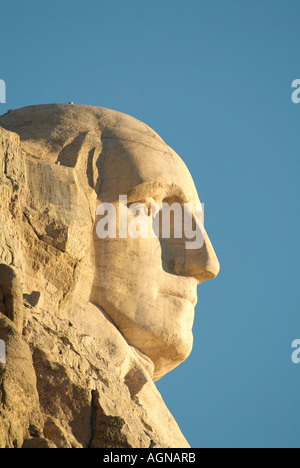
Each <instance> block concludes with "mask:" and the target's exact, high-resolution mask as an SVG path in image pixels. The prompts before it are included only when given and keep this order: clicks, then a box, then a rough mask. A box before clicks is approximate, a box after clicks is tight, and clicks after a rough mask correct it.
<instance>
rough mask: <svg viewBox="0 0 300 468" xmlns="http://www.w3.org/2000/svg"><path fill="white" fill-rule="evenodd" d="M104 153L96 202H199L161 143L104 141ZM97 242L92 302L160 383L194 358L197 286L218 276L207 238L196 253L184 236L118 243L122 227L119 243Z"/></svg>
mask: <svg viewBox="0 0 300 468" xmlns="http://www.w3.org/2000/svg"><path fill="white" fill-rule="evenodd" d="M154 143H155V144H154ZM104 154H105V157H104V158H103V160H102V163H101V168H100V172H101V186H100V190H99V193H98V200H99V202H110V203H114V204H115V206H116V209H117V205H118V200H119V195H127V196H128V206H130V204H131V203H139V202H142V203H144V204H147V203H150V201H155V202H157V203H161V202H166V203H169V204H171V203H173V202H178V203H180V204H181V205H183V204H184V203H188V202H190V203H195V204H196V203H200V202H199V198H198V195H197V191H196V188H195V185H194V183H193V180H192V177H191V175H190V173H189V171H188V169H187V168H186V166H185V164H184V163H183V161H182V160H181V159H180V157H179V156H178V155H177V154H176V153H175V152H174V151H172V150H171V149H170V148H169V147H168V146H167V145H165V143H163V142H162V141H158V140H157V139H156V140H153V147H151V146H148V144H147V145H144V144H143V140H142V139H141V140H140V141H139V142H138V143H137V142H131V141H125V140H115V141H111V140H107V141H106V142H105V141H104ZM128 216H129V220H130V215H128ZM117 221H118V220H117ZM117 226H118V222H117ZM94 243H95V265H96V269H95V282H94V287H93V292H92V298H91V300H92V302H94V303H96V304H97V305H99V306H100V307H101V308H102V309H104V311H105V312H106V313H107V314H108V315H109V317H110V318H111V319H112V321H113V322H114V323H115V325H116V326H117V328H118V329H119V330H120V332H121V333H122V334H123V336H124V337H125V339H126V340H127V342H128V343H129V344H131V345H132V346H134V347H135V348H137V349H138V350H139V351H142V352H143V353H144V354H145V355H146V356H147V357H149V358H150V359H151V360H152V361H153V363H154V366H155V374H154V378H155V379H158V378H160V377H161V376H163V375H164V374H165V373H166V372H168V371H170V370H171V369H173V368H174V367H176V366H177V365H178V364H180V363H181V362H182V361H184V360H185V359H186V358H187V357H188V355H189V354H190V352H191V349H192V343H193V336H192V326H193V320H194V308H195V305H196V302H197V285H198V284H199V283H201V282H203V281H205V280H207V279H211V278H214V277H215V276H216V275H217V274H218V272H219V263H218V260H217V257H216V255H215V253H214V250H213V248H212V245H211V243H210V241H209V239H208V236H207V235H206V234H205V238H204V245H203V247H202V248H201V249H197V250H187V249H186V239H185V238H182V239H172V238H170V239H162V238H152V239H151V238H150V239H149V238H148V239H141V238H139V239H131V238H127V239H120V238H119V236H118V229H117V236H116V239H100V238H99V237H98V236H97V234H96V233H95V236H94Z"/></svg>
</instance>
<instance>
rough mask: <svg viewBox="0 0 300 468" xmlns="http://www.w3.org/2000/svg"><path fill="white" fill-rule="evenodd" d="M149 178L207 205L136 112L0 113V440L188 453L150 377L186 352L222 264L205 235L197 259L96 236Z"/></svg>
mask: <svg viewBox="0 0 300 468" xmlns="http://www.w3.org/2000/svg"><path fill="white" fill-rule="evenodd" d="M141 148H142V149H143V151H142V157H140V153H141ZM157 164H158V165H157ZM149 182H154V188H155V189H157V190H158V192H159V193H160V197H161V199H164V198H168V197H169V198H172V197H173V198H174V197H175V198H176V197H177V196H180V195H181V194H182V193H183V194H184V196H185V197H186V198H187V199H190V200H194V201H195V202H197V201H199V200H198V196H197V192H196V189H195V187H194V184H193V181H192V178H191V176H190V174H189V173H188V170H187V169H186V167H185V165H184V163H183V162H182V161H181V160H180V158H179V157H178V156H177V155H176V154H175V153H174V152H173V151H172V150H171V149H170V148H169V147H168V146H167V145H166V144H165V143H164V142H163V141H162V140H161V138H160V137H159V136H158V135H157V134H156V133H155V132H153V130H151V129H150V128H149V127H147V126H146V125H145V124H143V123H141V122H139V121H137V120H135V119H133V118H131V117H129V116H126V115H124V114H120V113H118V112H114V111H109V110H106V109H101V108H94V107H88V106H73V105H48V106H32V107H29V108H25V109H19V110H17V111H14V112H10V113H9V114H7V115H4V116H1V117H0V339H2V340H3V341H4V342H5V343H6V348H7V349H6V351H7V362H6V364H0V447H24V448H54V447H57V448H72V447H74V448H81V447H90V448H96V447H103V448H129V447H136V448H149V447H157V448H163V447H166V448H168V447H176V448H181V447H182V448H184V447H188V443H187V441H186V440H185V438H184V436H183V435H182V433H181V431H180V429H179V428H178V425H177V424H176V422H175V420H174V419H173V417H172V415H171V414H170V412H169V411H168V409H167V408H166V406H165V404H164V402H163V400H162V398H161V396H160V394H159V392H158V391H157V389H156V387H155V384H154V382H153V381H155V380H157V379H158V378H160V377H161V376H163V375H164V374H166V373H167V372H169V371H170V370H172V369H173V368H174V367H176V366H177V365H178V364H180V363H181V362H182V361H183V360H184V359H186V357H187V356H188V354H189V353H190V351H191V347H192V333H191V328H192V323H193V314H194V306H195V303H196V288H197V284H199V283H201V282H202V281H205V280H207V279H211V278H213V277H215V276H216V274H217V273H218V271H219V264H218V261H217V258H216V256H215V253H214V251H213V248H212V246H211V244H210V242H209V239H208V236H207V235H206V234H205V243H204V247H203V248H202V249H200V251H199V252H191V254H190V255H187V252H186V251H185V250H184V249H183V248H182V246H179V243H178V241H177V243H176V244H173V245H171V246H166V245H164V243H163V242H161V240H159V239H155V240H153V242H152V243H146V242H141V241H138V242H137V241H134V242H131V241H130V240H128V241H127V240H126V243H122V242H118V243H116V242H114V241H112V242H107V241H101V242H99V239H98V238H96V236H95V224H96V206H97V204H98V203H99V201H111V202H112V201H114V200H115V197H116V196H117V195H119V194H124V193H127V192H128V191H129V192H130V191H131V193H133V195H132V196H133V197H135V199H133V201H139V198H138V196H137V195H136V194H135V192H134V190H135V188H136V187H137V186H138V185H139V186H140V185H141V184H142V187H145V186H148V185H149ZM143 184H144V185H143ZM178 185H181V186H180V187H179V188H178ZM166 186H168V190H167V192H166V191H165V190H166V189H165V187H166ZM151 187H153V184H152V185H151ZM132 190H133V192H132ZM143 190H144V193H143V195H144V196H145V197H146V198H147V197H149V196H154V195H153V193H154V192H152V189H151V190H150V193H149V192H147V190H146V189H143ZM139 196H140V195H139ZM174 246H175V247H176V249H175V247H174ZM174 249H175V250H174ZM162 286H163V287H164V290H163V291H161V290H160V288H161V287H162Z"/></svg>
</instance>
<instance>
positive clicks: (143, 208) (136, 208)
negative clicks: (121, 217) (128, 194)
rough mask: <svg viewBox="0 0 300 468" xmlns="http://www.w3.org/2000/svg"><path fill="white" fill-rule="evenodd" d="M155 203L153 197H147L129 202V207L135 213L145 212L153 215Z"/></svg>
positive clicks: (146, 214)
mask: <svg viewBox="0 0 300 468" xmlns="http://www.w3.org/2000/svg"><path fill="white" fill-rule="evenodd" d="M153 203H154V200H153V198H145V199H143V200H140V201H138V202H135V203H130V204H128V209H129V211H130V213H131V214H133V215H139V214H144V215H145V216H151V214H152V204H153Z"/></svg>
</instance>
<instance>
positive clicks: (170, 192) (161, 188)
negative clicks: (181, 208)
mask: <svg viewBox="0 0 300 468" xmlns="http://www.w3.org/2000/svg"><path fill="white" fill-rule="evenodd" d="M125 195H127V197H128V199H129V200H136V199H138V198H143V197H149V196H150V197H152V198H156V197H161V198H173V197H174V198H177V199H178V201H179V202H182V203H187V202H188V200H187V197H186V195H185V194H184V192H183V190H182V189H181V188H180V187H178V186H177V185H175V184H163V183H161V182H145V183H144V184H140V185H137V186H136V187H134V188H133V189H132V190H130V191H129V192H128V193H127V194H125Z"/></svg>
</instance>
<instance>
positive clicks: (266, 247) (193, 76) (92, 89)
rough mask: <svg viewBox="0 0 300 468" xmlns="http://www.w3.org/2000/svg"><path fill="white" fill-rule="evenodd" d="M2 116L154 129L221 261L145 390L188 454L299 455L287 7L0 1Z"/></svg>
mask: <svg viewBox="0 0 300 468" xmlns="http://www.w3.org/2000/svg"><path fill="white" fill-rule="evenodd" d="M0 10H1V20H0V21H1V27H0V52H1V55H0V56H1V61H0V79H4V80H5V82H6V84H7V104H0V113H1V114H2V113H4V112H6V111H7V109H9V108H13V109H15V108H18V107H23V106H26V105H31V104H43V103H50V102H51V103H52V102H68V101H74V103H76V104H90V105H96V106H101V107H108V108H112V109H116V110H119V111H122V112H125V113H127V114H130V115H132V116H134V117H136V118H138V119H140V120H142V121H144V122H145V123H147V124H148V125H150V126H151V127H152V128H153V129H154V130H156V131H157V132H158V133H159V134H160V135H161V136H162V138H164V140H165V141H166V142H167V143H168V144H169V145H170V146H172V147H173V148H174V149H175V151H176V152H177V153H178V154H179V155H180V156H181V157H182V158H183V160H184V161H185V162H186V164H187V166H188V167H189V169H190V171H191V173H192V175H193V177H194V180H195V183H196V186H197V188H198V191H199V194H200V197H201V201H202V202H204V203H205V216H206V229H207V231H208V233H209V235H210V237H211V240H212V242H213V244H214V247H215V250H216V252H217V254H218V257H219V260H220V263H221V273H220V275H219V277H218V278H217V279H216V280H214V281H210V282H207V283H205V284H203V285H201V286H200V288H199V303H198V306H197V309H196V320H195V327H194V338H195V342H194V350H193V353H192V355H191V357H190V358H189V359H188V360H187V361H186V362H185V363H184V364H183V365H181V366H180V367H179V368H177V369H176V370H175V371H173V372H172V373H171V374H169V375H168V376H166V377H164V378H163V379H162V380H161V381H160V382H159V383H158V388H159V390H160V392H161V393H162V395H163V397H164V399H165V401H166V403H167V405H168V407H169V408H170V410H171V412H172V413H173V415H174V417H175V418H176V420H177V421H178V423H179V425H180V427H181V429H182V431H183V433H184V434H185V436H186V437H187V439H188V440H189V442H190V444H191V445H192V446H193V447H300V431H299V417H300V395H299V387H300V364H299V365H298V366H297V365H294V364H292V361H291V354H292V349H291V343H292V341H293V340H294V339H297V338H298V339H300V313H299V302H300V301H299V262H300V249H299V227H300V223H299V200H300V197H299V195H300V193H299V169H300V163H299V160H300V154H299V143H300V131H299V130H300V104H298V105H295V104H293V103H292V101H291V94H292V89H291V83H292V81H293V80H294V79H297V78H300V56H299V41H300V28H299V15H300V2H299V1H298V0H226V1H224V0H185V1H183V0H180V1H179V0H160V1H158V0H152V1H151V2H146V1H143V0H139V1H137V0H128V1H126V2H125V1H124V0H110V1H101V0H100V1H99V0H85V1H83V0H59V1H58V0H52V1H51V2H48V1H45V0H27V1H26V2H25V1H24V0H10V1H9V2H8V1H6V2H4V1H2V2H1V5H0Z"/></svg>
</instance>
